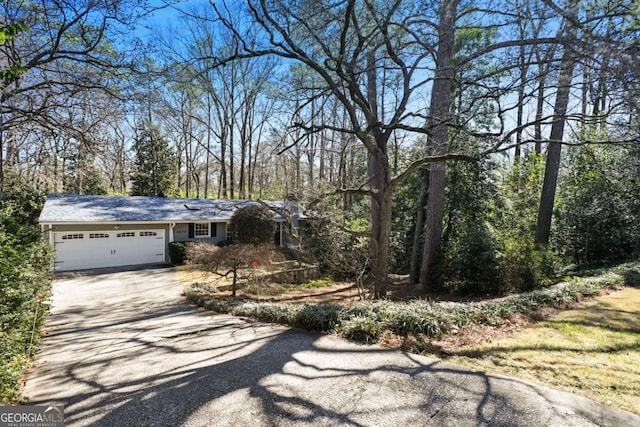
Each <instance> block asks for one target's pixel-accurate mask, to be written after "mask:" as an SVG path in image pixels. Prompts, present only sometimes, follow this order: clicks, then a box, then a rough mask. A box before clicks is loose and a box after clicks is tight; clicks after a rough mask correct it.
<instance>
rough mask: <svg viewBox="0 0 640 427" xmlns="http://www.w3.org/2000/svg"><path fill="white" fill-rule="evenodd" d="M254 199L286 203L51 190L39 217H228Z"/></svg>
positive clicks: (117, 219) (180, 219)
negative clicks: (54, 192)
mask: <svg viewBox="0 0 640 427" xmlns="http://www.w3.org/2000/svg"><path fill="white" fill-rule="evenodd" d="M255 203H262V204H265V205H267V206H269V207H271V208H273V210H274V211H275V212H279V211H280V210H281V209H282V207H283V206H284V204H283V202H273V201H260V202H257V201H254V200H221V199H177V198H170V197H140V196H79V195H68V194H67V195H58V194H50V195H49V196H48V197H47V200H46V202H45V204H44V208H43V209H42V213H41V214H40V219H39V221H40V223H42V224H48V223H60V222H65V223H83V222H134V221H136V222H137V221H141V222H147V221H148V222H156V221H158V222H197V221H228V220H230V219H231V216H232V215H233V212H234V211H235V210H236V209H238V208H241V207H244V206H248V205H250V204H255ZM278 217H279V218H282V216H281V215H278Z"/></svg>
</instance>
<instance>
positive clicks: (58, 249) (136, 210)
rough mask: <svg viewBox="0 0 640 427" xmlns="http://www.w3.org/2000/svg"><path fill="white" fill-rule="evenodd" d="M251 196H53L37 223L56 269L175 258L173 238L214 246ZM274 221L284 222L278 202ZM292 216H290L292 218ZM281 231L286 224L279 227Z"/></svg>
mask: <svg viewBox="0 0 640 427" xmlns="http://www.w3.org/2000/svg"><path fill="white" fill-rule="evenodd" d="M257 203H258V202H256V201H252V200H235V199H234V200H221V199H181V198H171V197H145V196H92V195H78V194H49V195H48V196H47V200H46V201H45V203H44V207H43V208H42V212H41V213H40V217H39V218H38V222H39V223H40V229H41V231H42V237H43V239H45V240H46V241H47V242H49V243H50V244H51V245H52V246H53V247H54V248H55V264H54V269H55V270H56V271H73V270H84V269H90V268H104V267H119V266H129V265H154V264H155V265H157V264H159V263H160V264H165V263H169V262H171V259H170V257H169V245H171V243H173V242H189V241H195V242H202V243H209V244H212V245H216V244H219V243H220V242H223V241H225V240H227V239H229V229H228V224H229V222H230V221H231V217H232V216H233V213H234V212H235V211H236V210H237V209H239V208H242V207H245V206H250V205H253V204H257ZM266 203H271V205H269V206H273V208H272V210H273V212H274V217H275V218H276V221H284V216H283V215H282V214H281V213H280V212H282V211H283V209H284V205H283V204H282V203H280V202H266V201H260V204H262V205H266ZM288 217H289V216H287V218H288ZM280 230H281V233H282V230H283V228H282V225H281V227H280Z"/></svg>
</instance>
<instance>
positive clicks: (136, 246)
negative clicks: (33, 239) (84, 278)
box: [53, 229, 166, 271]
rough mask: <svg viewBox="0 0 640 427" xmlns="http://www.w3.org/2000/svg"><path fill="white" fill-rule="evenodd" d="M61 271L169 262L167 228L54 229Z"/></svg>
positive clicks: (58, 267)
mask: <svg viewBox="0 0 640 427" xmlns="http://www.w3.org/2000/svg"><path fill="white" fill-rule="evenodd" d="M53 243H54V246H55V250H56V259H55V269H56V270H57V271H70V270H80V269H87V268H103V267H115V266H122V265H139V264H154V263H164V262H165V247H166V246H165V230H164V229H139V230H101V231H65V232H54V233H53Z"/></svg>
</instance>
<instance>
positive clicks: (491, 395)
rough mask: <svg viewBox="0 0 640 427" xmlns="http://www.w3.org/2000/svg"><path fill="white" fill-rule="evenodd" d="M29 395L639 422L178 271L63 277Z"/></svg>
mask: <svg viewBox="0 0 640 427" xmlns="http://www.w3.org/2000/svg"><path fill="white" fill-rule="evenodd" d="M53 289H54V298H53V308H52V314H51V316H50V317H49V319H48V322H47V335H46V337H45V339H44V340H43V342H42V346H41V349H40V352H39V353H38V356H37V365H36V367H35V368H34V370H33V371H32V372H31V373H30V375H29V380H28V381H27V384H26V388H25V395H26V396H28V397H29V398H30V404H42V405H44V404H63V405H65V416H66V420H67V425H74V426H75V425H78V426H83V425H97V426H179V425H185V426H211V425H220V426H226V425H228V426H238V425H240V426H241V425H251V426H262V425H264V426H271V425H278V426H280V425H283V426H288V425H295V426H298V425H323V426H324V425H354V426H365V425H366V426H402V425H415V426H424V425H436V426H479V425H483V426H484V425H487V426H494V425H495V426H536V427H541V426H592V425H598V426H616V427H618V426H638V425H640V417H638V416H635V415H632V414H629V413H627V412H623V411H619V410H616V409H611V408H608V407H605V406H603V405H600V404H597V403H595V402H593V401H590V400H588V399H585V398H581V397H576V396H573V395H570V394H566V393H562V392H558V391H554V390H550V389H547V388H543V387H538V386H534V385H531V384H528V383H525V382H521V381H517V380H513V379H509V378H505V377H499V376H493V375H487V374H485V373H482V372H470V371H468V370H465V369H463V368H460V367H457V366H453V365H450V364H446V363H443V362H439V361H437V360H433V359H428V358H425V357H420V356H416V355H410V354H405V353H401V352H398V351H392V350H387V349H383V348H380V347H376V346H361V345H357V344H353V343H349V342H346V341H344V340H342V339H339V338H337V337H334V336H328V335H319V334H314V333H308V332H304V331H298V330H292V329H289V328H286V327H282V326H276V325H268V324H263V323H257V322H251V321H248V320H244V319H239V318H234V317H230V316H222V315H213V314H210V313H207V312H204V311H202V310H201V309H199V308H196V307H193V306H191V305H189V304H188V303H187V302H186V301H185V300H184V299H183V297H182V296H181V288H180V286H179V284H178V282H177V275H176V272H175V271H174V270H173V269H170V268H158V269H150V270H137V271H120V272H117V271H111V272H109V271H101V272H93V274H92V273H91V272H90V273H83V274H79V273H76V274H67V275H65V276H60V277H59V278H58V279H57V280H56V281H55V283H54V288H53Z"/></svg>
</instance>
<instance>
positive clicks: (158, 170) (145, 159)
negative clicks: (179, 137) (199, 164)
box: [130, 122, 176, 197]
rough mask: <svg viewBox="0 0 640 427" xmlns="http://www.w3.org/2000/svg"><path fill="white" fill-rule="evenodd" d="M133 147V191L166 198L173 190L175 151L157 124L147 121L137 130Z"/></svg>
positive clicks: (139, 194) (134, 193) (133, 192)
mask: <svg viewBox="0 0 640 427" xmlns="http://www.w3.org/2000/svg"><path fill="white" fill-rule="evenodd" d="M133 148H134V150H135V153H136V159H135V169H134V172H133V174H132V175H131V181H132V187H131V192H130V194H131V195H132V196H157V197H165V196H166V195H167V194H168V193H170V192H171V190H172V189H173V183H174V180H175V175H176V170H175V154H174V152H173V150H172V149H171V147H169V144H168V143H167V141H166V140H165V139H164V138H163V137H162V135H161V134H160V130H159V129H158V128H157V126H155V125H153V124H152V123H150V122H147V123H145V124H144V125H143V126H142V127H141V129H139V130H138V132H137V136H136V139H135V143H134V146H133Z"/></svg>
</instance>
